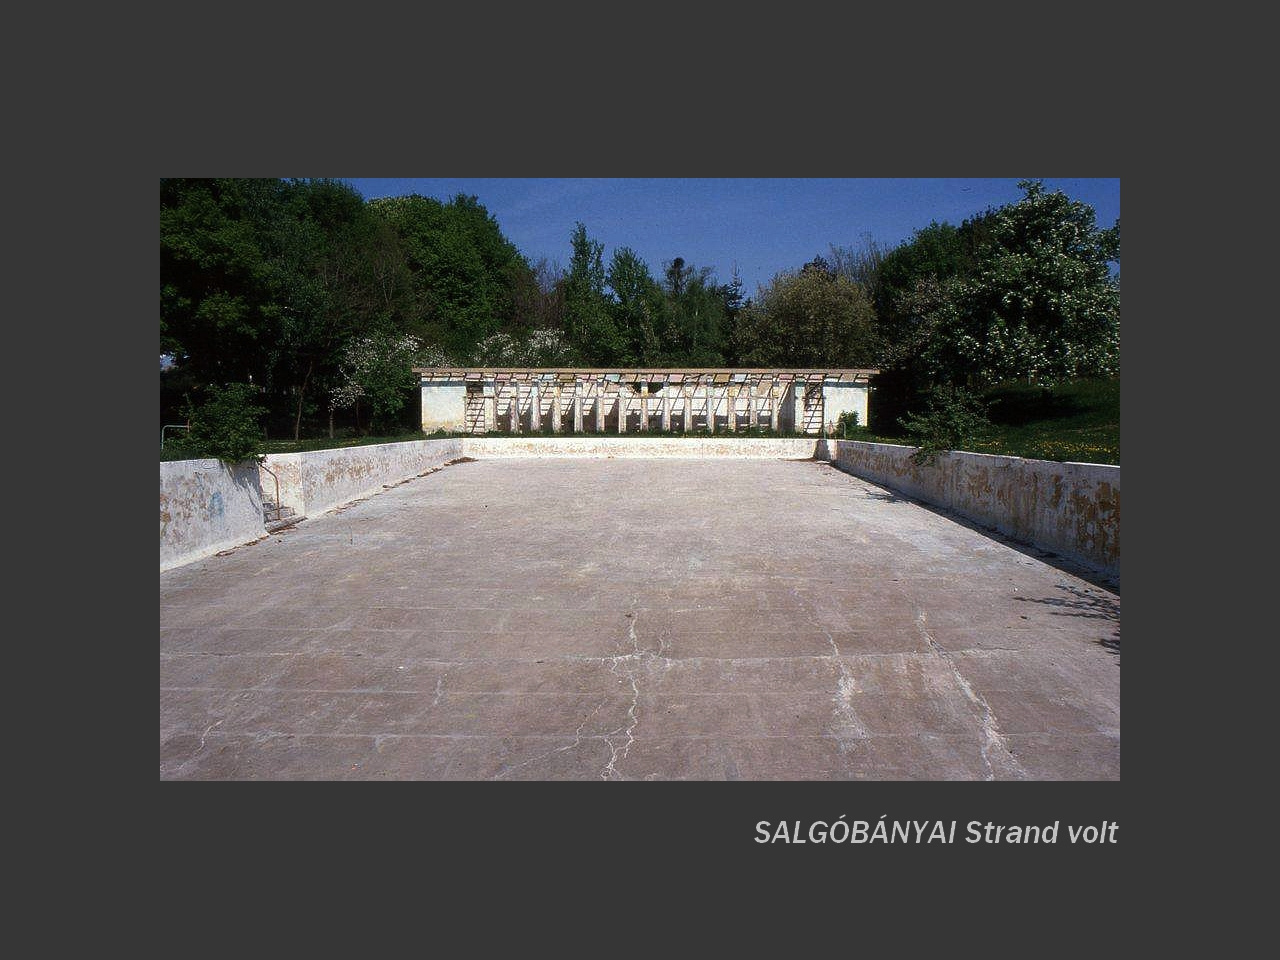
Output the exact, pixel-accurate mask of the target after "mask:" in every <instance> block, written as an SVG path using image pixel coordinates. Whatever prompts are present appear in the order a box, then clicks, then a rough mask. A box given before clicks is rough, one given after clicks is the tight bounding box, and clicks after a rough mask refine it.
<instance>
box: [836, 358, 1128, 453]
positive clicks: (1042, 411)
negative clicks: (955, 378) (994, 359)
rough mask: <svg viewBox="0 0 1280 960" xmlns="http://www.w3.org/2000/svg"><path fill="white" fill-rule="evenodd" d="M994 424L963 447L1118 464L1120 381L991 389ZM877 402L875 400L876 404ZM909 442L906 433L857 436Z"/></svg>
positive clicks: (991, 412) (1108, 380)
mask: <svg viewBox="0 0 1280 960" xmlns="http://www.w3.org/2000/svg"><path fill="white" fill-rule="evenodd" d="M983 399H984V400H986V401H987V403H988V404H989V413H988V415H989V417H990V419H991V426H990V427H989V428H987V429H986V430H983V431H982V432H981V433H980V434H979V435H978V436H977V437H976V438H975V439H974V440H973V441H972V442H971V443H968V444H966V445H965V449H966V450H969V451H972V452H974V453H995V454H1001V455H1004V456H1010V457H1030V458H1033V459H1036V460H1072V461H1075V462H1079V463H1117V464H1118V463H1119V462H1120V379H1119V378H1118V377H1117V378H1114V379H1107V380H1075V381H1071V382H1069V383H1064V384H1062V385H1060V386H1058V387H1056V388H1054V389H1052V390H1046V389H1044V388H1042V387H1038V386H1029V385H1027V384H1025V383H1010V384H1002V385H1001V386H998V387H995V388H993V389H991V390H988V391H987V392H986V393H985V394H984V395H983ZM873 402H874V400H873ZM858 439H863V440H878V441H881V442H883V443H908V442H909V441H908V440H906V439H905V435H903V434H896V435H895V434H887V433H881V434H877V435H874V436H873V435H870V434H868V435H866V436H862V437H859V438H858Z"/></svg>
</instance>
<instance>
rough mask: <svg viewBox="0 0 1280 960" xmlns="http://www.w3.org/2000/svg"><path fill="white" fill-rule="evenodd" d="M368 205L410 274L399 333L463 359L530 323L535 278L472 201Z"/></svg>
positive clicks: (414, 199) (402, 200)
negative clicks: (392, 236) (390, 232)
mask: <svg viewBox="0 0 1280 960" xmlns="http://www.w3.org/2000/svg"><path fill="white" fill-rule="evenodd" d="M370 207H371V208H372V209H373V210H374V212H375V213H376V214H377V215H378V216H379V217H381V218H383V219H384V220H385V221H386V222H387V223H389V224H391V225H392V226H393V227H394V229H395V231H396V233H397V235H398V236H399V238H400V241H401V244H402V248H403V251H404V257H405V263H406V267H407V269H408V271H409V273H410V275H411V277H412V285H411V296H410V297H409V298H408V299H409V301H410V302H411V303H412V304H413V312H412V315H411V316H409V317H407V318H406V322H405V323H404V324H403V325H402V327H403V329H404V330H405V332H407V333H412V334H414V335H416V336H418V337H420V338H421V339H422V340H423V341H424V342H425V343H430V344H438V345H439V346H440V347H441V349H443V350H445V351H446V352H448V353H452V354H456V355H459V356H461V355H466V354H469V353H471V352H472V351H473V350H474V349H475V347H476V345H477V344H478V343H479V342H480V341H481V340H483V339H485V338H486V337H488V336H490V335H492V334H494V333H496V332H498V331H499V330H502V329H504V328H516V329H518V328H520V327H528V326H532V325H535V324H536V318H530V317H529V315H528V313H529V311H530V310H531V309H533V308H534V307H535V306H536V300H535V299H533V297H532V292H533V290H532V287H533V286H534V285H536V278H535V277H534V276H533V272H532V270H531V269H530V267H529V265H528V263H527V261H526V260H525V259H524V257H523V256H522V255H521V253H520V251H519V250H517V249H516V247H515V245H514V244H513V243H511V241H509V240H508V239H507V238H506V237H505V236H504V235H503V233H502V230H501V228H500V227H499V226H498V222H497V220H496V219H494V217H493V216H492V215H491V214H490V213H489V211H488V210H486V209H485V207H484V205H483V204H481V203H480V201H479V200H478V199H477V198H476V197H474V196H466V195H462V194H459V195H458V196H456V197H454V198H453V199H452V200H451V201H449V202H448V203H442V202H440V201H439V200H435V199H432V198H430V197H422V196H418V195H416V194H414V195H412V196H407V197H388V198H385V199H379V200H374V201H372V202H371V203H370Z"/></svg>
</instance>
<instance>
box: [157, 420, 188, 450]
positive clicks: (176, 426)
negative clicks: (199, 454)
mask: <svg viewBox="0 0 1280 960" xmlns="http://www.w3.org/2000/svg"><path fill="white" fill-rule="evenodd" d="M190 429H191V424H189V423H166V424H165V425H164V426H163V427H161V428H160V449H161V450H163V449H164V432H165V431H166V430H190Z"/></svg>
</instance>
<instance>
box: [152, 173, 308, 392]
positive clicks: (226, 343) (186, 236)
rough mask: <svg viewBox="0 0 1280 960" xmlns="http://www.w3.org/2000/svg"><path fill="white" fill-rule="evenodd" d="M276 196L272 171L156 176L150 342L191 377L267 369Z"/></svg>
mask: <svg viewBox="0 0 1280 960" xmlns="http://www.w3.org/2000/svg"><path fill="white" fill-rule="evenodd" d="M282 199H283V198H282V184H281V183H280V181H278V180H242V179H227V178H224V179H216V180H210V179H204V180H200V179H165V180H161V181H160V352H161V353H163V354H169V355H171V356H172V357H173V358H174V360H175V362H176V363H177V364H178V365H179V366H180V367H181V368H182V369H183V370H184V371H186V372H187V373H189V374H190V376H191V377H192V378H193V379H194V380H196V381H197V382H228V381H247V380H249V379H251V378H252V379H254V380H255V381H257V382H258V383H265V382H267V381H268V379H269V377H270V372H271V371H270V348H271V346H272V344H273V342H274V340H275V338H276V337H277V336H278V333H279V323H280V308H279V297H278V294H279V289H278V271H277V270H276V265H275V262H274V256H273V251H272V249H271V245H272V238H273V236H274V234H275V231H276V228H277V223H278V221H279V220H280V219H281V217H283V216H284V210H283V202H282Z"/></svg>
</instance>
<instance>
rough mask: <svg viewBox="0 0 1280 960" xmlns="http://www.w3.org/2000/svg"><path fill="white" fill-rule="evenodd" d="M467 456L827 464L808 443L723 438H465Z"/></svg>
mask: <svg viewBox="0 0 1280 960" xmlns="http://www.w3.org/2000/svg"><path fill="white" fill-rule="evenodd" d="M462 449H463V452H464V453H465V454H466V455H467V456H469V457H476V458H477V459H482V458H491V457H662V458H668V457H684V458H690V459H699V458H702V457H737V458H749V459H750V458H754V459H769V460H776V459H791V460H806V459H809V458H810V457H813V456H814V455H815V452H816V453H817V454H818V459H820V460H824V459H826V449H827V443H826V442H824V441H820V440H806V439H803V438H797V439H788V438H777V439H770V438H754V437H752V438H746V437H742V438H729V437H726V438H724V439H720V438H718V437H687V438H686V437H644V436H641V435H636V434H631V435H628V436H624V437H605V436H594V437H584V436H576V437H529V438H525V437H465V438H463V440H462Z"/></svg>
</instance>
